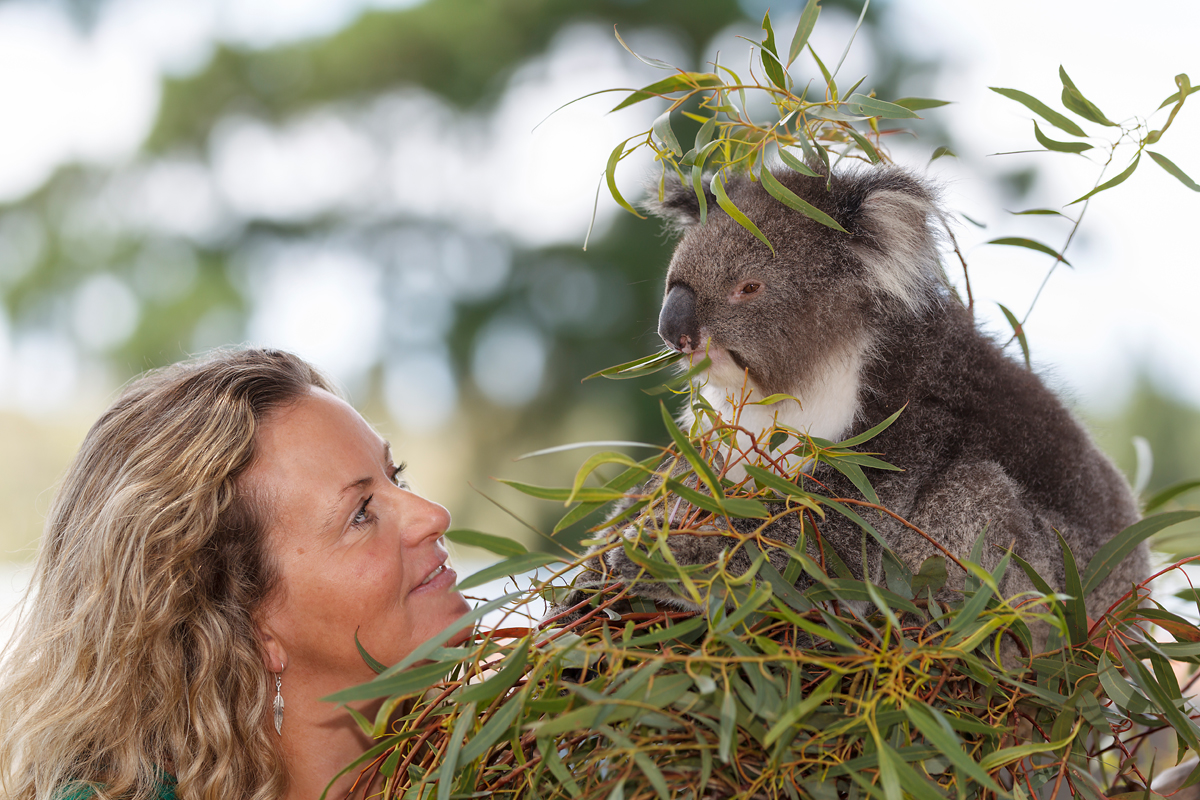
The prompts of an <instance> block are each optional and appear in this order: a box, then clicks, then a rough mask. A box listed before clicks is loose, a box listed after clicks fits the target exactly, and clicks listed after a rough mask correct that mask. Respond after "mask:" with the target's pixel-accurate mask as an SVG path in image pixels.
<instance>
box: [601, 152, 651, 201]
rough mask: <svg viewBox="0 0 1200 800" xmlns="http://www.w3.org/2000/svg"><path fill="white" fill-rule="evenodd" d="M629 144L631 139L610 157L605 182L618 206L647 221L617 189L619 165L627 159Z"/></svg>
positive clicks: (605, 172) (605, 168)
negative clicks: (623, 159)
mask: <svg viewBox="0 0 1200 800" xmlns="http://www.w3.org/2000/svg"><path fill="white" fill-rule="evenodd" d="M628 143H629V139H626V140H625V141H623V142H621V143H620V144H619V145H617V147H616V149H614V150H613V151H612V153H611V154H610V155H609V157H608V163H607V164H605V166H604V180H605V181H607V183H608V191H609V194H611V195H612V196H613V199H614V200H616V201H617V204H618V205H619V206H621V208H623V209H625V210H626V211H628V212H629V213H630V214H633V215H634V216H635V217H637V218H638V219H645V217H644V216H642V215H641V214H639V213H638V212H637V209H635V208H634V207H633V206H631V205H629V201H627V200H626V199H625V198H624V197H622V196H621V190H620V189H618V188H617V164H618V163H619V162H620V161H621V159H622V158H624V157H625V145H626V144H628Z"/></svg>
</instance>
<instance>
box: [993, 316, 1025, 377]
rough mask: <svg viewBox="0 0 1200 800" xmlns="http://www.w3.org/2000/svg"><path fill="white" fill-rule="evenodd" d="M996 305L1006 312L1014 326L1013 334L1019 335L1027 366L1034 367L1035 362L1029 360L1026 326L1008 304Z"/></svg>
mask: <svg viewBox="0 0 1200 800" xmlns="http://www.w3.org/2000/svg"><path fill="white" fill-rule="evenodd" d="M996 305H998V306H1000V310H1001V311H1002V312H1003V313H1004V318H1005V319H1007V320H1008V324H1009V325H1011V326H1012V329H1013V336H1015V337H1017V343H1018V344H1020V345H1021V355H1022V356H1024V357H1025V366H1026V367H1028V368H1029V369H1033V364H1032V362H1031V361H1030V360H1029V342H1028V340H1026V338H1025V326H1024V325H1022V324H1021V321H1020V320H1018V319H1017V315H1016V314H1014V313H1013V312H1011V311H1009V310H1008V306H1006V305H1004V304H1003V303H996Z"/></svg>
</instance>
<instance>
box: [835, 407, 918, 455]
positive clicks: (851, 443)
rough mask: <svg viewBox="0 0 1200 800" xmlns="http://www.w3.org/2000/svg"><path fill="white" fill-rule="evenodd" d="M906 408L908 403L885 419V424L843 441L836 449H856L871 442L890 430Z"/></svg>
mask: <svg viewBox="0 0 1200 800" xmlns="http://www.w3.org/2000/svg"><path fill="white" fill-rule="evenodd" d="M906 408H908V403H905V404H904V405H903V406H901V407H900V410H898V411H896V412H895V413H894V414H892V415H891V416H890V417H888V418H887V419H885V420H884V421H883V422H880V423H879V424H878V425H875V426H874V427H872V428H869V429H868V430H865V431H863V432H862V433H860V434H858V435H857V436H851V437H850V438H849V439H843V440H842V441H840V442H838V443H837V444H836V445H835V446H836V447H855V446H856V445H860V444H863V443H864V442H869V441H871V440H872V439H874V438H875V437H876V436H878V435H879V434H881V433H883V432H884V431H886V430H887V429H888V428H890V427H891V425H892V423H893V422H895V421H896V420H897V419H898V418H899V417H900V415H901V414H903V413H904V409H906Z"/></svg>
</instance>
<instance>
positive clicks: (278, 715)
mask: <svg viewBox="0 0 1200 800" xmlns="http://www.w3.org/2000/svg"><path fill="white" fill-rule="evenodd" d="M282 685H283V678H282V677H281V676H280V674H279V673H278V672H276V673H275V733H277V734H279V735H280V736H283V730H282V729H283V693H282V692H280V691H279V687H281V686H282Z"/></svg>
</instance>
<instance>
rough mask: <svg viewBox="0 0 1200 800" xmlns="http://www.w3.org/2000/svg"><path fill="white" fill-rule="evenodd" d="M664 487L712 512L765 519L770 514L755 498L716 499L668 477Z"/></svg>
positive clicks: (696, 505) (698, 506)
mask: <svg viewBox="0 0 1200 800" xmlns="http://www.w3.org/2000/svg"><path fill="white" fill-rule="evenodd" d="M666 487H667V488H668V489H670V490H671V491H672V492H674V493H675V494H677V495H679V496H680V497H682V498H683V499H684V500H686V501H687V502H689V503H691V504H692V505H693V506H695V507H696V508H701V509H704V510H705V511H711V512H712V513H714V514H720V515H722V516H730V517H742V518H747V519H766V518H767V517H769V516H771V515H770V513H769V512H768V511H767V509H766V507H765V506H764V505H763V504H762V503H760V502H758V501H757V500H750V499H747V498H744V497H723V498H721V499H720V500H718V499H716V498H714V497H710V496H708V495H706V494H703V493H701V492H698V491H696V490H695V489H693V488H691V487H690V486H687V485H686V484H683V483H680V482H679V481H677V480H674V479H668V480H667V481H666Z"/></svg>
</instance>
